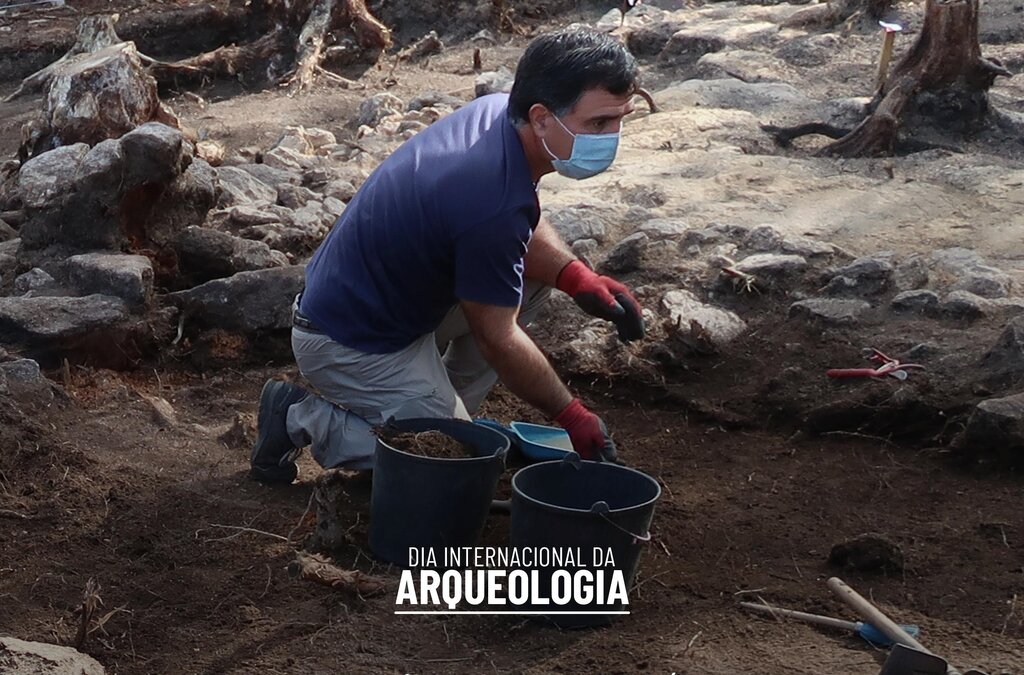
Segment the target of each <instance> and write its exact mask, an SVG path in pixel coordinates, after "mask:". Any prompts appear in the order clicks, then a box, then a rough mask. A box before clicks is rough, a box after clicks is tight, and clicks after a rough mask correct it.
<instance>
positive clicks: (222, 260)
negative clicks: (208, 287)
mask: <svg viewBox="0 0 1024 675" xmlns="http://www.w3.org/2000/svg"><path fill="white" fill-rule="evenodd" d="M174 248H175V252H176V253H177V254H178V266H179V269H180V270H181V275H182V276H183V277H184V278H185V280H186V281H187V283H191V284H198V283H203V282H206V281H210V280H212V279H221V278H223V277H230V276H231V275H233V274H236V273H238V272H247V271H251V270H261V269H267V268H272V267H285V266H287V265H288V258H287V256H285V255H284V253H282V252H281V251H275V250H272V249H271V248H270V247H269V246H268V245H267V244H266V243H264V242H261V241H252V240H250V239H243V238H241V237H236V236H233V235H230V234H228V233H226V232H220V231H218V230H212V229H210V228H207V227H190V228H188V229H187V230H185V231H184V232H183V233H182V234H181V236H179V237H178V239H177V240H176V241H175V243H174Z"/></svg>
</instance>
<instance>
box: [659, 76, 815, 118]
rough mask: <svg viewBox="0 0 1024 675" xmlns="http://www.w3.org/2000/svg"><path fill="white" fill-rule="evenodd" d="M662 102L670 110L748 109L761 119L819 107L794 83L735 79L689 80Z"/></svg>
mask: <svg viewBox="0 0 1024 675" xmlns="http://www.w3.org/2000/svg"><path fill="white" fill-rule="evenodd" d="M658 102H659V104H661V105H662V106H664V107H665V108H666V109H669V110H680V109H686V108H689V107H692V106H704V107H709V108H733V109H737V110H746V111H748V112H751V113H754V114H756V115H759V116H763V115H766V114H773V113H775V112H776V111H779V112H787V113H789V114H791V112H792V110H793V109H794V108H798V109H799V108H803V109H807V108H810V107H814V106H815V102H814V101H812V100H811V99H810V98H808V96H807V95H806V94H804V93H803V92H801V91H800V90H799V89H797V88H796V87H794V86H792V85H790V84H783V83H781V82H750V83H748V82H741V81H740V80H737V79H734V78H727V79H720V80H685V81H683V82H680V83H678V84H673V85H672V86H670V87H668V88H667V89H665V90H663V91H661V92H659V94H658Z"/></svg>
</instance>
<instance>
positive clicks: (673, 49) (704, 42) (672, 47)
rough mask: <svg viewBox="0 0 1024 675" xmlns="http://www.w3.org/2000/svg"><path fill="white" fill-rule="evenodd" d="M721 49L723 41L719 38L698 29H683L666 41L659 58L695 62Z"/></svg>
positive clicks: (723, 45) (723, 44) (723, 47)
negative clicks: (682, 59)
mask: <svg viewBox="0 0 1024 675" xmlns="http://www.w3.org/2000/svg"><path fill="white" fill-rule="evenodd" d="M721 49H725V39H724V38H722V37H721V36H719V35H715V34H714V33H711V32H708V31H704V30H700V29H683V30H680V31H677V32H675V33H674V34H673V35H672V36H671V37H670V38H669V39H668V40H666V42H665V46H664V47H663V48H662V51H661V58H663V59H679V58H685V59H686V60H687V61H696V60H697V59H699V58H700V57H701V56H704V55H705V54H710V53H711V52H717V51H719V50H721Z"/></svg>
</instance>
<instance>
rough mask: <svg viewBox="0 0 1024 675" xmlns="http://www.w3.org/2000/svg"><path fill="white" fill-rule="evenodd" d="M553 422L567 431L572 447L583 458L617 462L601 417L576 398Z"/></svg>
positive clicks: (612, 443) (613, 447)
mask: <svg viewBox="0 0 1024 675" xmlns="http://www.w3.org/2000/svg"><path fill="white" fill-rule="evenodd" d="M555 422H557V423H558V424H559V426H561V427H562V428H563V429H565V430H566V431H568V432H569V438H570V439H571V440H572V447H573V450H575V451H576V452H577V453H579V456H580V457H582V458H583V459H593V460H597V461H599V462H600V461H602V460H603V461H607V462H618V454H617V452H616V450H615V443H614V441H612V437H611V436H609V435H608V427H606V426H605V425H604V422H602V421H601V418H600V417H598V416H597V415H595V414H594V413H592V412H590V411H589V410H587V409H586V408H585V407H584V406H583V403H581V402H580V400H579V399H578V398H574V399H573V400H572V403H570V404H569V405H567V406H566V407H565V410H563V411H562V412H560V413H558V417H556V418H555Z"/></svg>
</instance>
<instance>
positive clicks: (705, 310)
mask: <svg viewBox="0 0 1024 675" xmlns="http://www.w3.org/2000/svg"><path fill="white" fill-rule="evenodd" d="M661 309H662V311H663V312H664V313H665V314H667V315H668V317H669V320H670V321H672V323H674V324H677V325H678V326H680V328H681V329H682V330H684V331H685V330H689V328H690V326H691V325H692V322H696V324H697V325H698V326H699V328H700V329H701V330H702V331H704V334H706V335H707V336H708V337H709V338H710V340H711V342H712V343H713V344H714V346H715V347H718V348H722V347H724V346H725V345H727V344H728V343H730V342H732V341H733V340H735V339H736V338H738V337H739V336H740V335H742V334H743V332H744V331H745V330H746V329H747V324H746V322H745V321H743V319H741V318H740V317H738V316H737V315H736V314H734V313H733V312H730V311H728V310H725V309H721V308H719V307H712V306H711V305H706V304H704V303H703V302H701V301H700V300H699V299H698V298H697V297H696V296H695V295H693V293H690V292H689V291H686V290H682V289H679V290H674V291H669V292H668V293H666V294H665V295H664V296H662V298H661Z"/></svg>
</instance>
